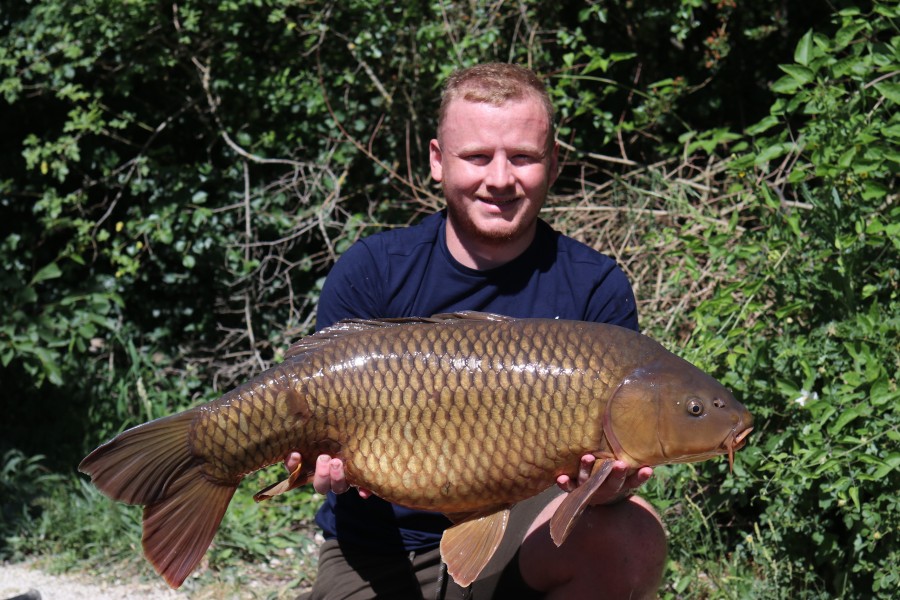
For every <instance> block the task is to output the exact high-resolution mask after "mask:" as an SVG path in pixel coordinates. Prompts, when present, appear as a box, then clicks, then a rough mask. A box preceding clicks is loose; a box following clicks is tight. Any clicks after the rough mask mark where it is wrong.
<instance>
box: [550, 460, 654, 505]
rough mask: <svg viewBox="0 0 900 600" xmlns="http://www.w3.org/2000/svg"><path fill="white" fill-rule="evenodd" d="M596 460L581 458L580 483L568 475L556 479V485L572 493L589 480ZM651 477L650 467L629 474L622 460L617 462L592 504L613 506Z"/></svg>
mask: <svg viewBox="0 0 900 600" xmlns="http://www.w3.org/2000/svg"><path fill="white" fill-rule="evenodd" d="M596 460H597V457H595V456H594V455H592V454H585V455H584V456H582V457H581V466H580V468H579V469H578V481H577V482H576V481H572V479H571V478H570V477H569V476H568V475H560V476H559V477H557V478H556V483H557V484H558V485H559V487H560V488H562V489H563V490H564V491H566V492H571V491H572V490H574V489H575V488H576V487H578V486H579V485H583V484H584V483H585V482H586V481H587V480H588V477H590V475H591V469H592V468H593V466H594V461H596ZM651 475H653V469H651V468H650V467H641V468H640V469H637V470H636V471H631V472H629V468H628V465H627V464H626V463H624V462H623V461H621V460H617V461H615V462H614V463H613V466H612V471H610V473H609V476H608V477H607V478H606V481H604V482H603V484H602V485H601V486H600V488H599V489H598V490H597V491H596V492H595V493H594V496H593V497H592V498H591V504H613V503H615V502H619V501H621V500H624V499H625V498H627V497H628V496H630V495H631V494H633V493H634V492H635V491H636V490H637V489H638V488H639V487H641V486H642V485H644V484H645V483H646V482H647V480H648V479H650V476H651Z"/></svg>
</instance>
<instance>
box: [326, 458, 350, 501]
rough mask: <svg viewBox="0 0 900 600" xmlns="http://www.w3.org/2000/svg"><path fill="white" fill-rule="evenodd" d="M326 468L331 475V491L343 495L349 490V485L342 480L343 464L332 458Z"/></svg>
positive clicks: (339, 460)
mask: <svg viewBox="0 0 900 600" xmlns="http://www.w3.org/2000/svg"><path fill="white" fill-rule="evenodd" d="M328 466H329V471H330V474H331V491H332V492H334V493H335V494H343V493H344V492H346V491H347V490H348V489H349V488H350V484H348V483H347V480H346V479H344V462H343V461H342V460H341V459H339V458H332V459H331V462H329V463H328Z"/></svg>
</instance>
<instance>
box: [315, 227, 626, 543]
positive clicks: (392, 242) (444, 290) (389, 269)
mask: <svg viewBox="0 0 900 600" xmlns="http://www.w3.org/2000/svg"><path fill="white" fill-rule="evenodd" d="M446 218H447V217H446V212H445V211H441V212H439V213H437V214H434V215H431V216H429V217H426V218H425V219H424V220H423V221H422V222H421V223H420V224H418V225H416V226H413V227H406V228H403V229H397V230H391V231H385V232H382V233H378V234H376V235H373V236H371V237H368V238H365V239H363V240H360V241H359V242H357V243H356V244H354V245H353V246H352V247H351V248H350V249H349V250H348V251H347V252H345V253H344V254H343V256H341V258H340V260H338V262H337V264H335V266H334V268H333V269H332V270H331V272H330V273H329V274H328V278H327V279H326V281H325V287H324V289H323V290H322V296H321V298H320V299H319V305H318V318H317V321H316V329H323V328H325V327H328V326H329V325H332V324H334V323H336V322H337V321H340V320H341V319H346V318H351V317H352V318H364V319H366V318H381V317H417V316H418V317H427V316H431V315H433V314H437V313H447V312H456V311H463V310H477V311H483V312H492V313H497V314H502V315H507V316H510V317H547V318H559V319H573V320H579V321H595V322H599V323H613V324H615V325H621V326H623V327H628V328H630V329H634V330H637V328H638V324H637V308H636V306H635V300H634V293H633V292H632V290H631V284H630V283H629V282H628V279H627V278H626V277H625V274H624V273H623V272H622V270H621V269H620V268H619V267H618V266H617V265H616V263H615V261H613V260H612V259H611V258H609V257H608V256H605V255H603V254H600V253H599V252H597V251H595V250H593V249H591V248H589V247H588V246H586V245H584V244H582V243H580V242H577V241H575V240H573V239H571V238H568V237H566V236H564V235H562V234H560V233H558V232H556V231H554V230H553V229H552V228H551V227H550V226H549V225H548V224H547V223H545V222H544V221H538V227H537V233H536V235H535V239H534V241H533V242H532V244H531V245H530V246H529V247H528V249H527V250H525V252H523V253H522V254H521V255H520V256H518V257H517V258H515V259H514V260H512V261H510V262H508V263H506V264H504V265H502V266H500V267H496V268H494V269H489V270H485V271H478V270H475V269H470V268H468V267H466V266H464V265H462V264H460V263H459V262H458V261H457V260H456V259H454V258H453V257H452V256H451V255H450V251H449V249H448V248H447V241H446V231H445V224H446ZM316 523H318V525H319V526H320V527H321V528H322V530H323V533H324V535H325V538H326V539H332V538H336V537H339V538H340V539H341V540H342V541H344V542H348V543H352V544H356V545H362V546H368V547H371V548H373V549H377V550H378V551H382V552H383V551H394V550H396V551H401V550H402V551H406V552H409V551H413V550H415V551H421V550H430V549H432V548H436V547H437V546H438V544H439V542H440V539H441V534H442V532H443V531H444V529H446V528H447V527H448V526H449V525H450V521H449V520H448V519H447V518H446V517H444V516H443V515H441V514H440V513H431V512H424V511H418V510H410V509H407V508H403V507H400V506H397V505H394V504H390V503H389V502H387V501H385V500H382V499H380V498H369V499H366V500H363V499H362V498H360V497H359V494H357V492H356V490H355V489H351V490H350V491H348V492H346V493H344V494H340V495H335V494H332V493H329V494H328V496H327V498H326V500H325V503H324V504H323V505H322V508H321V509H319V512H318V514H317V515H316Z"/></svg>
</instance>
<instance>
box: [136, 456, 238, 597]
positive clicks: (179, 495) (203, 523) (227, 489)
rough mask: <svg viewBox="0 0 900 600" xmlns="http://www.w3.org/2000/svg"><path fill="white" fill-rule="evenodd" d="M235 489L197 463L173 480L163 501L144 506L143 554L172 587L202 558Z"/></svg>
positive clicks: (180, 581) (175, 586)
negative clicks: (205, 472) (217, 480)
mask: <svg viewBox="0 0 900 600" xmlns="http://www.w3.org/2000/svg"><path fill="white" fill-rule="evenodd" d="M236 489H237V485H223V484H220V483H216V482H214V481H211V480H210V479H208V478H207V477H206V476H205V475H204V474H203V473H201V472H200V468H199V466H197V467H193V468H192V469H190V470H189V471H187V472H185V473H184V474H183V475H182V476H181V477H179V478H178V479H176V480H175V481H173V482H172V485H171V486H170V488H169V492H170V493H169V495H168V496H167V497H166V498H165V499H164V500H162V501H160V502H157V503H155V504H151V505H150V506H147V507H145V508H144V535H143V538H142V539H141V542H142V545H143V546H144V556H146V557H147V560H149V561H150V563H151V564H152V565H153V568H155V569H156V572H157V573H159V574H160V575H162V576H163V578H164V579H165V580H166V583H168V584H169V585H170V586H172V587H173V588H177V587H180V586H181V584H182V583H184V580H185V579H186V578H187V576H188V575H190V574H191V573H192V572H193V571H194V569H195V568H197V565H198V564H199V563H200V561H201V560H203V555H204V554H206V550H207V549H208V548H209V545H210V544H211V543H212V539H213V536H215V534H216V531H217V530H218V529H219V523H221V522H222V517H223V516H225V509H227V508H228V504H229V503H230V502H231V497H232V496H233V495H234V491H235V490H236Z"/></svg>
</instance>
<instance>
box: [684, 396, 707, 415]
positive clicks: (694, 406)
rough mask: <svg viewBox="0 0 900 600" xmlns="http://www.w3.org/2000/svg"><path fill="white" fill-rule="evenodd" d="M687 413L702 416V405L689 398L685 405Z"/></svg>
mask: <svg viewBox="0 0 900 600" xmlns="http://www.w3.org/2000/svg"><path fill="white" fill-rule="evenodd" d="M687 411H688V412H689V413H690V414H691V415H693V416H695V417H699V416H700V415H702V414H703V403H702V402H700V401H699V400H697V399H696V398H691V399H690V400H688V403H687Z"/></svg>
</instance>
